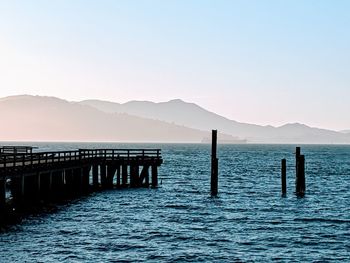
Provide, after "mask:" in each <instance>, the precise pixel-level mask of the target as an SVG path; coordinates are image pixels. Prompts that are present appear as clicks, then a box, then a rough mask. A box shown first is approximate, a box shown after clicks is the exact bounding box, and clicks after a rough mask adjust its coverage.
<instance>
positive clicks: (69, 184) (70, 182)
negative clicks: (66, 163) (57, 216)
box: [64, 169, 74, 198]
mask: <svg viewBox="0 0 350 263" xmlns="http://www.w3.org/2000/svg"><path fill="white" fill-rule="evenodd" d="M64 181H65V195H66V197H68V198H69V197H71V196H73V195H74V177H73V170H72V169H66V170H65V171H64Z"/></svg>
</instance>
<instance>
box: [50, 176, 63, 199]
mask: <svg viewBox="0 0 350 263" xmlns="http://www.w3.org/2000/svg"><path fill="white" fill-rule="evenodd" d="M51 184H52V194H53V198H54V199H58V200H59V199H62V198H63V197H64V188H65V185H64V176H63V170H60V171H54V172H52V173H51Z"/></svg>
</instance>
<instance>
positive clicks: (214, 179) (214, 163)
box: [210, 130, 219, 196]
mask: <svg viewBox="0 0 350 263" xmlns="http://www.w3.org/2000/svg"><path fill="white" fill-rule="evenodd" d="M216 151H217V130H212V143H211V180H210V185H211V195H212V196H217V194H218V175H219V172H218V168H219V167H218V166H219V165H218V158H217V157H216Z"/></svg>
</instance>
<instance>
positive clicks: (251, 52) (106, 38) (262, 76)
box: [0, 0, 350, 130]
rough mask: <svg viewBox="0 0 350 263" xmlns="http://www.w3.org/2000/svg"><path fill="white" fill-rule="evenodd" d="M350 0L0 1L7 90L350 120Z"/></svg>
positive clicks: (0, 63)
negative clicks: (180, 102)
mask: <svg viewBox="0 0 350 263" xmlns="http://www.w3.org/2000/svg"><path fill="white" fill-rule="evenodd" d="M349 14H350V1H340V0H334V1H332V0H329V1H320V0H317V1H316V0H315V1H311V0H304V1H301V0H293V1H267V0H266V1H262V0H259V1H253V0H247V1H243V0H242V1H234V0H227V1H223V0H222V1H220V0H216V1H214V0H212V1H205V0H198V1H194V0H168V1H164V0H159V1H155V0H148V1H141V0H140V1H136V0H124V1H118V0H114V1H112V0H111V1H106V0H99V1H97V0H95V1H88V0H80V1H78V0H51V1H44V0H43V1H30V0H27V1H24V0H23V1H16V0H8V1H5V0H2V1H0V97H4V96H8V95H15V94H24V93H25V94H33V95H48V96H58V97H61V98H64V99H68V100H82V99H91V98H96V99H107V100H112V101H116V102H126V101H128V100H152V101H167V100H170V99H175V98H180V99H183V100H186V101H190V102H195V103H198V104H200V105H201V106H203V107H205V108H208V109H209V110H211V111H214V112H217V113H219V114H222V115H224V116H226V117H228V118H231V119H235V120H238V121H242V122H250V123H257V124H264V125H268V124H271V125H282V124H285V123H288V122H301V123H305V124H308V125H311V126H317V127H322V128H330V129H336V130H341V129H350V117H349V116H350V115H349V113H350V103H349V102H350V85H349V84H350V33H349V30H350V15H349Z"/></svg>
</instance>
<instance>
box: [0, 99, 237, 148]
mask: <svg viewBox="0 0 350 263" xmlns="http://www.w3.org/2000/svg"><path fill="white" fill-rule="evenodd" d="M0 120H1V129H0V141H3V140H13V141H15V140H21V141H38V140H39V141H118V142H119V141H120V142H201V141H202V139H203V138H206V137H208V136H210V133H209V132H204V131H199V130H196V129H191V128H187V127H183V126H180V125H175V124H169V123H166V122H162V121H158V120H151V119H146V118H141V117H137V116H131V115H128V114H125V113H105V112H103V111H100V110H98V109H96V108H93V107H90V106H85V105H81V104H78V103H72V102H68V101H65V100H61V99H58V98H54V97H39V96H26V95H23V96H13V97H7V98H2V99H0ZM219 138H221V139H223V140H234V139H235V138H233V137H232V136H227V135H223V134H219Z"/></svg>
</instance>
